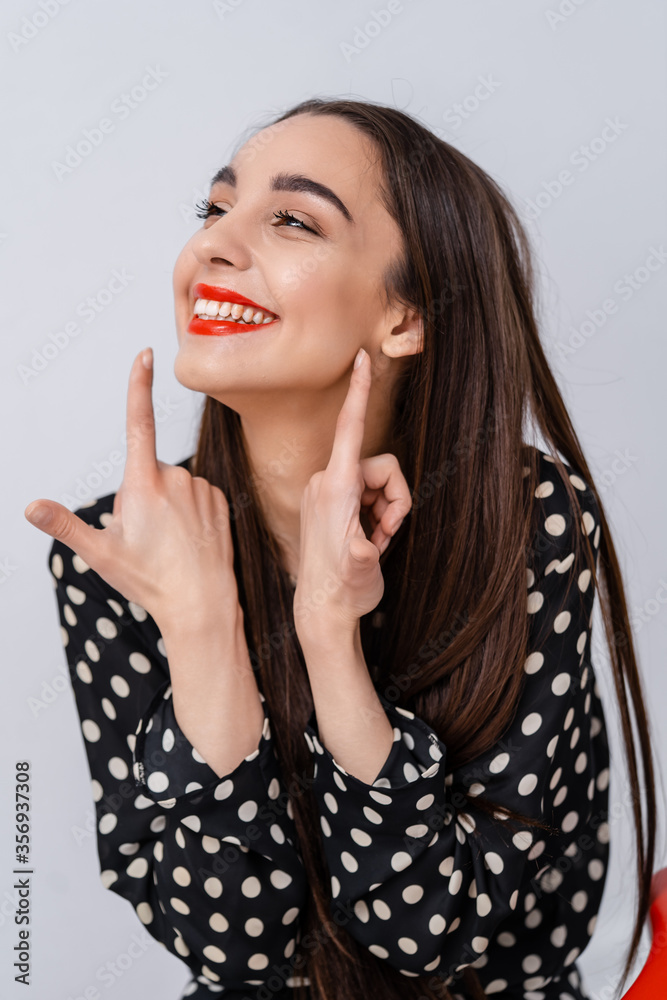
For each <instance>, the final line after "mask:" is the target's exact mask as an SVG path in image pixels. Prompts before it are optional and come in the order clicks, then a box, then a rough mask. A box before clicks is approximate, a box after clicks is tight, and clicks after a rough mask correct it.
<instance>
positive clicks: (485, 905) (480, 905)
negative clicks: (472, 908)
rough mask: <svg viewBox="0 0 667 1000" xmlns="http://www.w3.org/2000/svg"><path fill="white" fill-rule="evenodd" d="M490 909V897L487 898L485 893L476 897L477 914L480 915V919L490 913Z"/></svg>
mask: <svg viewBox="0 0 667 1000" xmlns="http://www.w3.org/2000/svg"><path fill="white" fill-rule="evenodd" d="M491 909H492V906H491V897H490V896H488V895H487V894H486V893H485V892H481V893H480V894H479V896H478V897H477V912H478V914H479V915H480V917H485V916H486V915H487V914H488V913H490V912H491Z"/></svg>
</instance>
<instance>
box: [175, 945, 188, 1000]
mask: <svg viewBox="0 0 667 1000" xmlns="http://www.w3.org/2000/svg"><path fill="white" fill-rule="evenodd" d="M174 948H175V949H176V951H177V952H178V954H179V955H182V956H183V958H187V956H188V955H189V954H190V949H189V948H188V946H187V944H186V943H185V941H184V940H183V938H182V937H181V935H180V934H177V935H176V937H175V938H174ZM184 995H186V994H184Z"/></svg>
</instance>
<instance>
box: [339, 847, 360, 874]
mask: <svg viewBox="0 0 667 1000" xmlns="http://www.w3.org/2000/svg"><path fill="white" fill-rule="evenodd" d="M340 860H341V861H342V863H343V868H346V869H347V871H349V872H356V871H357V869H358V868H359V862H358V861H357V859H356V858H355V857H354V855H352V854H350V852H349V851H343V852H342V854H341V856H340Z"/></svg>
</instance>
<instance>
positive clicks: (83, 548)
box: [23, 500, 104, 566]
mask: <svg viewBox="0 0 667 1000" xmlns="http://www.w3.org/2000/svg"><path fill="white" fill-rule="evenodd" d="M23 513H24V516H25V518H26V519H27V520H28V521H30V523H31V524H34V525H35V527H36V528H39V530H40V531H43V532H44V533H45V534H46V535H50V536H51V537H52V538H57V539H58V540H59V541H61V542H64V543H65V545H68V546H69V548H71V549H73V550H74V552H76V553H77V555H80V556H81V558H82V559H83V561H84V562H86V563H88V565H89V566H92V565H93V563H94V562H95V561H96V559H95V557H96V554H97V552H98V550H99V545H98V543H97V536H99V535H101V534H103V532H104V529H102V530H100V529H99V528H93V526H92V525H91V524H86V522H85V521H83V520H82V519H81V518H80V517H77V515H76V514H74V513H73V512H72V511H71V510H69V508H67V507H64V506H63V505H62V504H61V503H57V502H56V501H55V500H33V502H32V503H29V504H28V506H27V507H26V508H25V510H24V512H23Z"/></svg>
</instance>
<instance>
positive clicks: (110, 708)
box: [102, 698, 116, 719]
mask: <svg viewBox="0 0 667 1000" xmlns="http://www.w3.org/2000/svg"><path fill="white" fill-rule="evenodd" d="M102 709H103V711H104V714H105V715H106V716H107V717H108V718H109V719H115V718H116V709H115V708H114V705H113V702H112V701H109V699H108V698H102Z"/></svg>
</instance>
